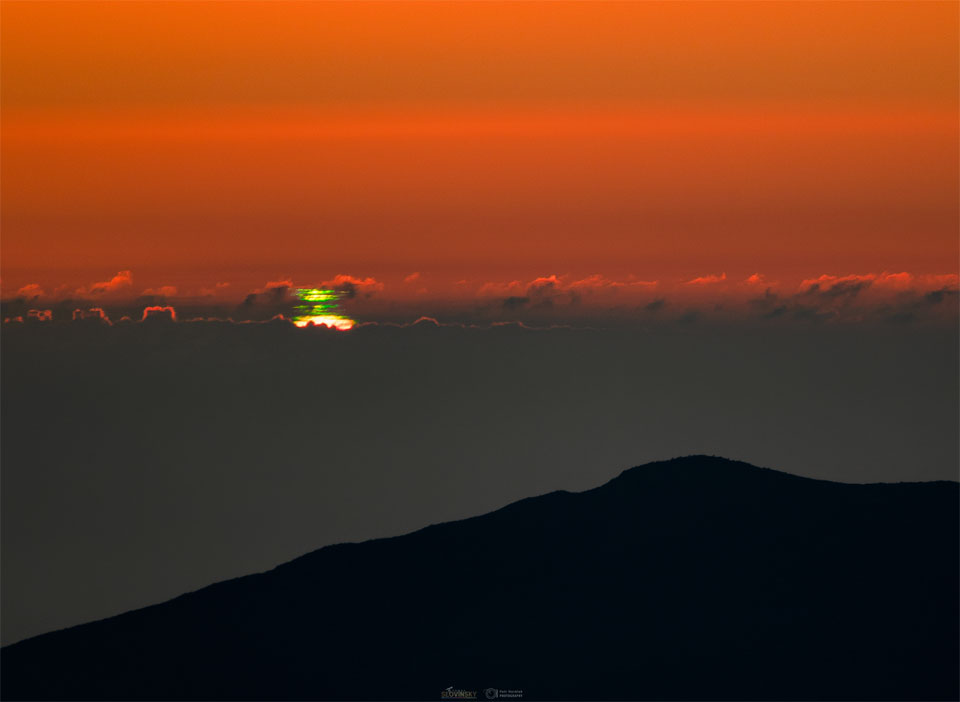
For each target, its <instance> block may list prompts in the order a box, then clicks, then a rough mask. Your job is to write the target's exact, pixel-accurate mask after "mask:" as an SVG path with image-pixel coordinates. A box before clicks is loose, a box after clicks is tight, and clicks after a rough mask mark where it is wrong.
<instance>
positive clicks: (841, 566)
mask: <svg viewBox="0 0 960 702" xmlns="http://www.w3.org/2000/svg"><path fill="white" fill-rule="evenodd" d="M958 496H960V495H958V485H957V484H956V483H946V482H940V483H901V484H875V485H848V484H840V483H830V482H823V481H816V480H809V479H806V478H799V477H796V476H792V475H788V474H785V473H778V472H775V471H772V470H766V469H761V468H755V467H753V466H750V465H747V464H744V463H736V462H732V461H726V460H723V459H717V458H708V457H702V456H698V457H690V458H683V459H677V460H673V461H667V462H664V463H654V464H650V465H647V466H643V467H639V468H634V469H631V470H628V471H625V472H624V473H623V474H622V475H620V476H619V477H618V478H616V479H614V480H612V481H610V482H609V483H607V484H606V485H603V486H602V487H599V488H596V489H593V490H589V491H586V492H582V493H567V492H555V493H551V494H548V495H543V496H541V497H536V498H531V499H527V500H522V501H520V502H517V503H514V504H512V505H509V506H508V507H505V508H503V509H501V510H499V511H497V512H493V513H491V514H487V515H484V516H481V517H476V518H473V519H467V520H464V521H460V522H452V523H448V524H440V525H436V526H431V527H428V528H426V529H423V530H421V531H418V532H415V533H413V534H408V535H406V536H401V537H397V538H391V539H381V540H375V541H368V542H365V543H359V544H341V545H336V546H330V547H327V548H323V549H320V550H319V551H315V552H313V553H310V554H308V555H306V556H303V557H302V558H299V559H297V560H295V561H292V562H290V563H287V564H285V565H282V566H279V567H278V568H275V569H274V570H272V571H269V572H267V573H262V574H259V575H251V576H248V577H244V578H238V579H236V580H232V581H228V582H223V583H219V584H216V585H212V586H210V587H207V588H204V589H203V590H199V591H197V592H193V593H190V594H187V595H183V596H182V597H178V598H177V599H175V600H171V601H170V602H166V603H164V604H160V605H156V606H153V607H147V608H145V609H141V610H137V611H134V612H129V613H127V614H123V615H121V616H118V617H114V618H111V619H106V620H103V621H99V622H94V623H92V624H86V625H83V626H78V627H74V628H72V629H66V630H64V631H59V632H54V633H51V634H46V635H43V636H38V637H36V638H33V639H30V640H27V641H23V642H20V643H17V644H14V645H12V646H9V647H7V648H5V649H3V650H2V694H3V698H4V699H6V700H14V699H129V700H138V699H172V700H176V699H191V700H204V699H236V700H243V699H268V700H273V699H277V700H286V699H324V698H334V699H375V698H384V699H425V700H431V699H440V698H441V691H442V690H444V689H445V688H447V687H448V686H453V688H455V689H465V690H468V691H477V694H478V696H479V697H480V698H481V699H482V698H484V690H485V689H486V688H499V689H522V690H523V691H524V698H525V699H544V698H549V699H593V700H603V699H767V700H780V699H833V700H842V699H875V700H880V699H957V696H958V675H960V669H958V658H960V651H958V548H960V544H958V529H957V527H958Z"/></svg>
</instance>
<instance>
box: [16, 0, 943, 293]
mask: <svg viewBox="0 0 960 702" xmlns="http://www.w3.org/2000/svg"><path fill="white" fill-rule="evenodd" d="M2 31H3V35H2V40H3V42H2V43H3V55H2V59H3V60H2V71H3V74H2V78H3V115H2V116H3V137H2V138H3V143H2V146H3V182H2V195H3V240H2V244H3V257H2V290H3V294H4V295H5V296H7V297H9V296H10V295H14V294H16V293H17V291H18V290H21V289H22V288H24V286H29V285H35V286H38V288H39V289H41V290H43V291H44V293H45V294H46V295H48V296H54V291H55V290H59V293H56V294H57V295H60V296H64V295H67V294H70V295H75V294H76V290H78V289H82V288H84V287H86V288H90V286H91V285H92V284H94V283H96V282H98V281H109V280H111V278H112V277H113V276H115V275H117V274H118V273H120V272H123V271H131V272H132V273H131V279H132V283H131V284H130V285H129V286H128V288H127V289H126V290H127V292H129V293H130V294H132V295H137V294H140V293H142V292H143V291H144V290H158V289H159V288H161V287H166V288H167V290H169V291H171V292H172V291H173V290H174V289H175V290H176V291H177V294H179V295H193V296H196V295H200V294H210V293H211V292H212V293H216V294H218V295H224V296H230V295H232V296H234V297H236V298H238V299H239V298H242V297H243V295H245V294H247V293H249V292H251V291H253V290H257V289H261V288H263V287H264V284H265V283H267V282H268V281H283V280H290V281H291V282H292V283H293V284H294V285H309V286H313V285H317V284H320V283H321V281H324V280H329V279H332V278H333V277H334V276H337V275H341V276H354V277H356V278H357V279H360V280H366V279H368V278H372V279H374V280H376V281H377V284H378V285H384V286H385V287H384V288H383V290H382V292H383V294H385V295H389V294H391V292H392V293H393V294H394V295H402V294H411V295H412V294H420V295H422V296H427V297H431V298H439V297H444V296H449V295H452V294H455V293H456V292H457V290H458V286H457V284H458V283H460V286H461V287H462V286H464V285H467V286H468V287H469V289H470V290H471V291H472V292H477V291H479V290H480V289H482V288H483V286H484V285H488V284H492V285H507V284H510V283H511V282H513V281H518V282H519V283H520V284H521V285H522V286H523V285H526V284H528V283H529V282H530V281H533V280H535V279H536V278H538V277H541V276H550V275H557V276H566V277H567V278H566V279H567V280H568V282H573V281H577V280H583V279H586V278H587V277H588V276H596V275H599V276H604V277H605V278H606V279H608V280H611V281H631V280H633V281H660V284H661V286H669V285H682V284H684V282H685V281H689V280H694V279H696V278H701V277H708V276H717V277H719V276H724V279H725V280H726V281H731V282H733V281H744V280H746V279H747V278H748V276H751V275H754V274H759V275H761V276H764V280H767V281H780V282H783V283H789V285H790V286H791V290H795V289H796V286H798V285H800V284H801V283H802V281H804V280H810V279H816V278H818V277H819V276H821V275H831V276H847V275H874V276H878V275H883V274H900V273H904V272H906V273H910V274H911V275H913V276H924V275H927V276H930V275H937V276H945V275H946V276H950V275H955V274H956V272H957V265H958V263H957V261H958V240H957V228H958V161H957V153H958V147H960V143H958V126H957V125H958V99H957V91H956V86H957V81H958V54H957V47H958V34H957V33H958V5H957V4H956V3H952V2H942V3H940V2H907V3H899V2H838V3H820V2H799V3H790V2H769V3H753V2H751V3H726V2H716V3H714V2H710V3H697V2H677V3H656V2H638V3H626V2H624V3H619V2H584V3H566V2H550V3H538V2H514V3H499V2H473V3H452V2H450V3H447V2H435V3H434V2H421V3H407V2H390V3H377V2H360V3H347V2H344V3H337V2H317V3H310V2H153V3H141V2H104V3H98V2H65V3H60V2H43V3H32V2H5V3H4V4H3V28H2ZM414 274H416V276H415V277H414V278H413V279H411V281H409V282H408V283H406V284H404V283H403V281H404V279H409V278H410V276H412V275H414ZM631 276H632V277H631ZM938 280H943V279H942V278H940V279H938ZM953 280H954V281H955V278H954V279H953ZM414 281H415V285H414V284H412V283H413V282H414ZM217 283H220V284H221V285H220V287H217ZM33 289H37V288H33Z"/></svg>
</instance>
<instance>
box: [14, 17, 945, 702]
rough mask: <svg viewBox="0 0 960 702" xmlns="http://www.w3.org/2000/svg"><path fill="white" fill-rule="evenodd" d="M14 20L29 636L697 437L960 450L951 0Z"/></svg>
mask: <svg viewBox="0 0 960 702" xmlns="http://www.w3.org/2000/svg"><path fill="white" fill-rule="evenodd" d="M0 13H2V18H0V19H2V21H0V32H2V34H0V48H2V55H0V72H2V74H0V79H2V90H0V98H2V101H0V110H2V114H0V117H2V131H0V151H2V153H0V167H2V174H0V175H2V178H0V198H2V203H0V204H2V207H0V217H2V221H0V225H2V232H0V344H2V357H3V363H2V364H0V374H2V375H0V385H2V388H3V392H2V393H0V400H2V407H0V417H2V421H3V424H2V434H3V437H4V441H2V442H0V463H2V466H3V485H2V490H0V496H2V500H3V502H2V505H0V507H2V509H0V514H2V519H3V521H2V524H0V527H2V528H0V533H2V538H3V542H2V544H0V546H2V548H0V551H2V553H3V563H2V569H0V570H2V573H3V582H2V588H0V590H2V598H0V609H2V617H0V620H2V629H0V644H6V643H10V642H13V641H18V640H20V639H23V638H26V637H28V636H33V635H35V634H41V633H44V632H48V631H53V630H56V629H59V628H62V627H65V626H72V625H74V624H79V623H82V622H89V621H93V620H96V619H99V618H102V617H107V616H112V615H115V614H119V613H121V612H123V611H126V610H129V609H133V608H136V607H142V606H146V605H149V604H154V603H157V602H161V601H163V600H165V599H168V598H171V597H176V596H178V595H180V594H182V593H184V592H189V591H192V590H195V589H197V588H200V587H204V586H206V585H208V584H210V583H212V582H217V581H219V580H223V579H226V578H233V577H237V576H239V575H243V574H247V573H255V572H261V571H264V570H266V569H269V568H272V567H274V566H276V565H277V564H278V563H282V562H284V561H285V560H289V559H291V558H295V557H297V556H299V555H301V554H303V553H306V552H308V551H310V550H312V549H315V548H317V547H319V546H323V545H326V544H333V543H341V542H347V541H354V540H363V539H368V538H380V537H384V536H391V535H397V534H402V533H405V532H408V531H410V530H413V529H419V528H421V527H423V526H426V525H428V524H435V523H440V522H443V521H446V520H452V519H462V518H467V517H472V516H476V515H479V514H483V513H484V512H487V511H489V510H493V509H498V508H500V507H502V506H504V505H506V504H509V503H510V502H512V501H514V500H518V499H521V498H525V497H529V496H532V495H540V494H546V493H549V492H553V491H555V490H584V489H588V488H592V487H595V486H598V485H601V484H603V483H604V482H605V481H606V480H608V479H610V478H612V477H613V476H615V475H617V474H618V473H619V472H620V471H622V470H623V469H625V468H628V467H630V466H635V465H641V464H644V463H646V462H649V461H655V460H663V459H669V458H672V457H676V456H685V455H691V454H705V455H713V456H724V457H728V458H731V459H737V460H745V461H748V462H750V463H753V464H755V465H757V466H769V467H771V468H776V469H778V470H784V471H788V472H791V473H794V474H797V475H804V476H808V477H815V478H820V479H830V480H839V481H844V482H859V483H863V482H875V481H883V482H898V481H917V480H956V479H957V477H958V476H957V466H958V465H960V436H958V427H960V397H958V388H960V377H958V373H960V349H958V344H960V334H958V324H960V322H958V320H960V262H958V259H960V244H958V228H960V167H958V156H960V101H958V92H957V86H958V82H960V68H958V62H960V58H958V57H960V29H958V28H960V3H958V2H956V1H950V2H928V1H923V0H911V1H909V2H887V1H875V2H857V1H844V0H837V1H835V2H816V1H803V2H786V1H780V0H770V1H756V2H725V1H724V0H717V1H715V2H714V1H711V2H685V1H682V0H678V1H676V2H640V1H638V2H619V1H611V2H607V1H604V0H596V1H586V2H565V1H557V2H536V1H535V2H527V1H521V0H517V1H515V2H488V1H486V0H478V1H469V2H455V1H451V2H408V1H407V0H396V1H394V2H366V1H363V0H357V1H350V2H310V1H284V0H272V1H269V2H256V1H253V2H249V1H238V2H234V1H232V0H206V1H203V0H186V1H184V0H156V1H153V2H140V1H138V0H123V1H116V2H88V1H87V0H72V1H68V2H58V1H49V2H48V1H46V0H44V1H39V0H38V1H36V2H34V1H20V0H0ZM300 327H302V328H300ZM814 516H816V515H814ZM814 521H816V520H814ZM654 540H656V539H654ZM441 560H442V559H441ZM777 577H779V575H778V576H777ZM388 584H389V583H388ZM594 633H595V632H594ZM760 635H765V634H763V632H761V634H760ZM681 638H682V637H681ZM678 640H680V639H678ZM898 645H899V644H898ZM911 645H912V644H911ZM638 660H639V659H638ZM444 675H446V673H444ZM454 683H456V684H461V682H460V681H457V680H448V681H443V685H448V684H454ZM438 684H439V682H438ZM463 684H465V683H463ZM438 689H441V688H438ZM479 689H482V688H479ZM358 694H362V693H358ZM532 694H536V693H535V691H534V692H533V693H532ZM625 694H626V695H627V696H629V695H631V694H634V691H627V692H626V693H625ZM401 697H402V695H401ZM407 697H409V698H419V697H422V694H420V693H415V694H412V695H407Z"/></svg>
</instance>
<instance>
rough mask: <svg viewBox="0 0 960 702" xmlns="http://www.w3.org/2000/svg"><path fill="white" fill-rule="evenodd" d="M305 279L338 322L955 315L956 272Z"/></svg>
mask: <svg viewBox="0 0 960 702" xmlns="http://www.w3.org/2000/svg"><path fill="white" fill-rule="evenodd" d="M305 285H307V281H303V282H301V281H296V282H295V281H294V280H292V279H289V278H287V279H282V280H271V281H268V282H266V283H265V284H264V285H263V286H262V287H257V288H254V289H252V290H247V291H240V290H237V289H235V288H234V286H232V285H231V284H229V283H226V282H216V283H211V284H210V285H208V286H204V287H200V288H197V289H181V288H180V287H178V286H175V285H160V286H154V287H148V288H139V287H137V286H136V285H135V277H134V274H133V272H132V271H130V270H123V271H118V272H117V273H116V274H115V275H113V276H111V277H109V278H108V279H106V280H103V281H99V282H93V283H89V284H86V285H80V286H77V287H70V286H66V285H60V286H57V287H56V288H55V289H53V290H49V291H48V290H46V289H44V287H43V286H42V285H40V284H38V283H29V284H27V285H23V286H21V287H19V288H18V289H16V290H15V291H10V292H6V294H5V295H4V297H3V299H2V306H3V312H2V318H3V322H4V323H5V324H14V325H15V324H21V323H23V324H27V323H57V322H76V321H90V320H93V321H96V322H99V323H102V324H106V325H111V324H113V323H117V322H146V321H150V322H153V321H157V320H161V321H168V322H190V321H193V322H203V321H231V322H238V323H240V322H267V321H272V322H291V321H292V315H293V314H295V313H294V312H293V309H294V306H295V304H296V302H297V294H296V291H297V289H298V288H300V287H304V286H305ZM309 286H310V287H313V286H317V287H320V288H324V289H328V290H333V291H336V292H337V295H338V297H339V300H340V306H341V309H340V310H338V316H336V317H333V316H331V317H329V318H324V319H320V318H317V319H310V320H304V319H301V320H299V321H298V322H297V326H300V327H305V326H329V327H331V328H336V329H339V330H342V331H348V330H350V329H352V328H357V327H360V326H364V325H371V324H374V325H376V324H386V325H395V326H396V325H401V326H402V325H409V324H411V323H417V322H422V321H424V320H429V321H431V322H434V323H436V324H452V325H461V326H463V325H467V326H484V325H486V326H495V325H501V324H504V323H516V324H520V325H526V326H538V325H539V326H556V325H560V326H597V327H603V326H608V325H621V324H650V323H654V322H670V323H673V322H682V323H691V322H695V321H710V320H712V321H716V322H719V323H733V322H743V321H759V322H769V323H780V322H783V321H795V322H827V323H839V324H855V323H864V322H887V323H904V324H905V323H916V322H932V323H940V324H956V319H957V309H958V290H960V276H958V275H957V274H956V273H935V274H914V273H909V272H906V271H899V272H887V271H883V272H879V273H851V274H842V275H840V274H820V275H813V276H810V277H806V278H803V279H801V280H799V281H787V282H781V281H779V280H775V279H771V278H770V277H768V276H766V275H764V274H762V273H759V272H758V273H754V274H752V275H749V276H746V277H736V276H729V275H727V273H726V272H724V271H721V272H714V273H704V274H702V275H698V276H693V277H689V278H680V279H670V280H644V279H639V278H637V277H635V276H627V277H624V278H622V279H614V278H610V277H607V276H604V275H601V274H595V275H590V276H586V277H576V276H569V275H557V274H551V275H544V276H539V277H536V278H533V279H530V280H519V279H514V280H499V281H497V280H494V281H490V280H488V281H481V280H475V281H470V280H465V279H461V280H458V281H456V282H454V283H452V284H451V283H449V282H447V281H444V280H439V279H438V280H436V281H433V280H431V276H430V275H428V274H424V273H421V272H420V271H412V272H410V273H408V274H406V275H403V276H401V277H399V278H398V279H397V280H396V281H393V282H390V283H387V282H384V281H381V280H378V279H376V278H374V277H372V276H353V275H348V274H338V275H336V276H333V277H332V278H330V279H327V280H322V281H312V282H310V283H309ZM341 312H342V315H340V314H339V313H341ZM331 320H333V321H331Z"/></svg>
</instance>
